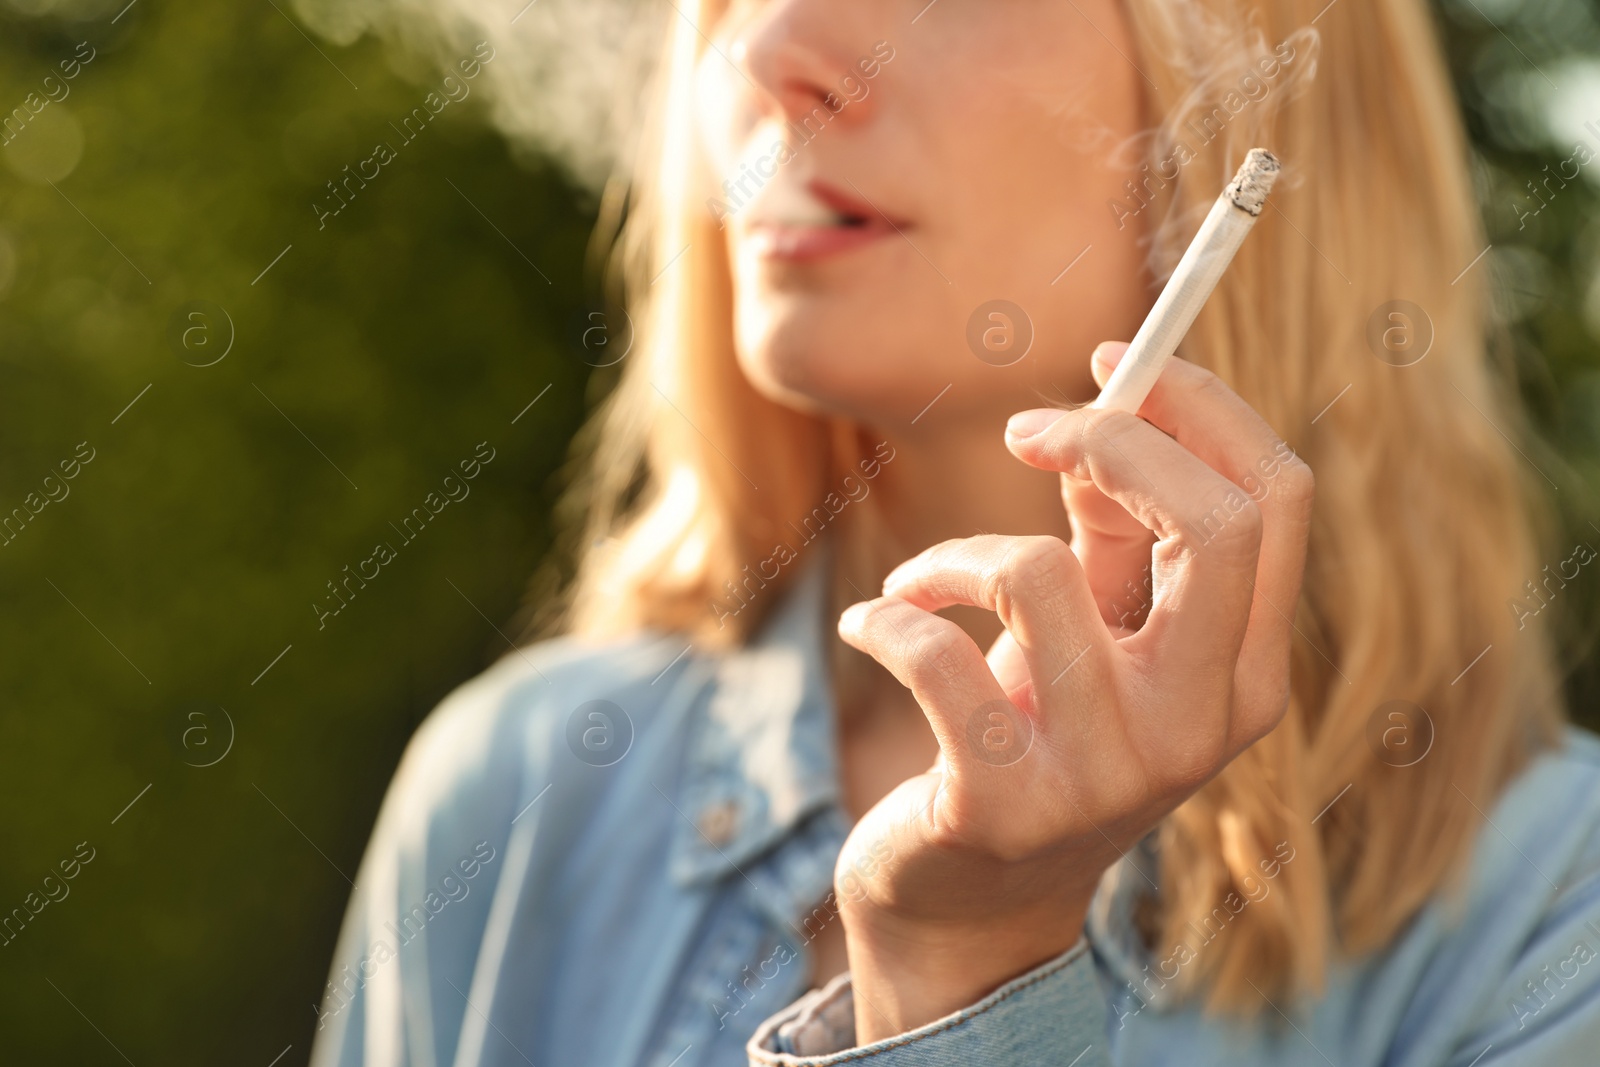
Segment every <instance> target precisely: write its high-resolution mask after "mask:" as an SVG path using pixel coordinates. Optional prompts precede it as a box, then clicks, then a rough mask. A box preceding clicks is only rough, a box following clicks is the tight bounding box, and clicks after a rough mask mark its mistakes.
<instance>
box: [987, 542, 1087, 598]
mask: <svg viewBox="0 0 1600 1067" xmlns="http://www.w3.org/2000/svg"><path fill="white" fill-rule="evenodd" d="M1075 564H1076V557H1074V556H1073V555H1072V549H1070V548H1068V547H1067V543H1066V542H1065V541H1063V540H1061V539H1060V538H1059V537H1046V536H1039V537H1018V538H1015V539H1013V540H1012V542H1011V544H1010V545H1009V546H1008V548H1007V550H1006V555H1005V559H1004V562H1003V563H1002V565H1001V567H1000V569H999V571H998V572H997V574H996V576H995V577H996V579H997V580H998V581H999V582H1000V583H1002V585H1003V587H1008V589H1009V592H1010V593H1011V594H1012V595H1016V596H1030V597H1037V596H1040V595H1044V594H1049V593H1051V592H1053V591H1054V590H1058V589H1060V588H1061V587H1062V585H1064V584H1065V582H1066V579H1067V578H1068V577H1069V576H1070V575H1071V573H1072V568H1073V567H1074V565H1075ZM999 591H1000V592H1005V591H1006V589H1005V588H1002V589H1001V590H999Z"/></svg>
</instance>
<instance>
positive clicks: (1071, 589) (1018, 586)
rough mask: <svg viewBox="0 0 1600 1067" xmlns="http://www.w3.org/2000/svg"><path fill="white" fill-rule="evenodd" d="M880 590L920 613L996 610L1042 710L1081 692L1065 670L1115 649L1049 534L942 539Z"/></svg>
mask: <svg viewBox="0 0 1600 1067" xmlns="http://www.w3.org/2000/svg"><path fill="white" fill-rule="evenodd" d="M1147 536H1148V535H1147ZM883 591H884V593H885V594H887V595H889V596H894V597H899V598H901V599H903V600H905V601H907V602H909V603H910V604H912V605H914V606H916V607H918V608H921V609H923V610H925V611H939V610H941V609H943V608H947V607H950V606H951V605H953V604H966V605H971V606H974V607H980V608H984V609H985V610H988V611H993V612H995V613H996V614H997V615H999V617H1000V621H1001V623H1003V624H1004V625H1005V628H1006V632H1007V634H1008V635H1009V636H1010V638H1011V640H1012V641H1013V642H1014V643H1015V645H1016V647H1017V649H1018V650H1019V651H1020V652H1021V655H1022V658H1023V661H1024V662H1025V663H1026V664H1027V669H1028V674H1029V680H1030V681H1031V683H1032V684H1031V686H1030V690H1029V692H1030V696H1031V698H1032V701H1033V702H1036V703H1037V705H1038V706H1040V707H1043V706H1046V705H1048V704H1049V703H1060V702H1061V701H1062V700H1064V699H1065V698H1067V697H1068V696H1069V695H1070V694H1073V693H1077V692H1081V691H1082V690H1083V688H1084V686H1082V685H1079V684H1077V682H1078V681H1079V679H1077V678H1067V677H1066V675H1067V674H1068V673H1069V670H1070V669H1071V668H1072V667H1074V666H1077V665H1078V664H1079V663H1080V662H1081V660H1082V659H1083V658H1084V655H1085V653H1086V652H1087V651H1089V650H1090V649H1091V648H1094V649H1097V650H1098V651H1097V652H1096V655H1098V656H1099V657H1101V658H1100V660H1099V662H1102V663H1103V662H1104V656H1105V655H1106V654H1107V652H1108V651H1109V650H1110V649H1112V648H1113V647H1114V646H1113V645H1112V642H1111V640H1110V637H1109V635H1108V634H1107V633H1106V629H1105V626H1104V625H1103V624H1102V623H1101V621H1100V618H1099V614H1098V612H1097V611H1096V610H1095V606H1094V601H1093V599H1092V596H1091V594H1090V592H1089V585H1088V582H1087V581H1086V580H1085V577H1084V573H1083V568H1082V566H1080V564H1079V562H1078V559H1077V557H1076V556H1074V555H1073V553H1072V550H1071V549H1070V548H1068V547H1067V546H1066V544H1065V543H1064V542H1063V541H1061V540H1059V539H1058V538H1054V537H1002V536H998V535H994V534H987V535H984V536H980V537H968V538H963V539H961V540H955V541H946V542H944V543H943V544H938V545H935V546H933V547H932V548H930V549H928V550H927V551H925V552H923V553H921V554H920V555H917V556H915V557H913V558H912V559H910V560H907V561H906V562H905V563H902V564H901V565H900V566H899V567H896V568H895V569H894V570H893V571H892V572H890V574H889V576H888V577H887V578H885V579H884V582H883ZM1084 673H1085V675H1086V674H1087V673H1088V672H1087V670H1086V671H1085V672H1084ZM1080 677H1082V676H1080ZM1085 684H1086V683H1085ZM1008 688H1010V687H1008ZM1013 695H1016V694H1015V693H1013ZM1052 698H1054V699H1052Z"/></svg>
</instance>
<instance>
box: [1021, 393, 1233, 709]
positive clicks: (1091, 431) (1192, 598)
mask: <svg viewBox="0 0 1600 1067" xmlns="http://www.w3.org/2000/svg"><path fill="white" fill-rule="evenodd" d="M1021 421H1022V420H1020V419H1018V420H1013V424H1012V426H1011V427H1008V430H1007V437H1006V440H1007V444H1008V445H1009V447H1010V448H1011V450H1012V452H1013V453H1015V454H1016V455H1017V456H1018V458H1020V459H1022V460H1023V461H1024V462H1027V463H1030V464H1032V465H1033V466H1036V467H1041V468H1043V469H1046V470H1055V471H1060V472H1061V473H1063V474H1065V475H1069V476H1071V477H1073V478H1076V479H1078V480H1080V481H1091V482H1093V483H1094V485H1095V486H1096V487H1098V488H1099V490H1100V491H1101V492H1103V493H1104V494H1105V495H1106V496H1108V497H1110V498H1111V499H1113V500H1115V501H1116V502H1117V503H1118V504H1120V505H1121V506H1122V507H1123V508H1124V509H1125V510H1127V511H1128V512H1129V513H1130V514H1132V515H1133V516H1134V517H1135V518H1137V519H1138V520H1139V521H1140V522H1141V523H1142V524H1143V525H1144V526H1145V527H1146V528H1147V529H1149V530H1151V531H1154V532H1155V534H1156V535H1157V537H1158V538H1159V541H1158V543H1157V545H1156V546H1155V549H1154V551H1153V553H1152V564H1153V567H1154V576H1155V583H1154V584H1155V598H1154V604H1153V607H1152V608H1151V613H1150V618H1149V620H1148V621H1147V622H1146V623H1145V625H1144V627H1143V629H1141V630H1140V632H1139V634H1138V635H1136V636H1135V637H1134V638H1130V639H1129V641H1130V646H1129V647H1130V648H1137V649H1139V650H1140V651H1142V652H1148V653H1149V655H1150V657H1151V659H1152V661H1153V662H1157V663H1160V664H1161V665H1162V670H1163V672H1164V674H1166V675H1167V678H1168V682H1169V684H1171V685H1174V686H1187V685H1192V684H1194V683H1196V682H1198V681H1200V680H1202V679H1213V680H1214V679H1215V676H1216V674H1217V671H1216V664H1217V663H1219V662H1223V663H1230V664H1231V663H1233V662H1234V660H1235V659H1236V658H1237V656H1238V654H1239V649H1240V646H1241V644H1242V642H1243V639H1244V635H1245V629H1246V625H1247V623H1248V620H1249V618H1250V605H1251V599H1252V595H1253V594H1252V590H1253V582H1254V578H1255V571H1256V562H1257V552H1258V549H1259V547H1260V538H1261V532H1262V528H1261V514H1260V512H1259V510H1258V509H1257V508H1256V506H1255V504H1254V502H1253V501H1251V500H1250V499H1249V498H1248V497H1246V496H1245V495H1244V494H1243V493H1242V492H1241V491H1240V490H1239V489H1238V487H1237V486H1234V485H1233V484H1232V483H1230V482H1229V481H1228V479H1226V478H1225V477H1223V476H1222V475H1221V474H1219V473H1218V472H1217V471H1216V470H1215V469H1213V468H1212V467H1211V466H1209V465H1208V464H1206V463H1205V462H1203V461H1202V460H1201V459H1200V458H1198V457H1197V456H1196V455H1195V454H1194V453H1192V452H1191V451H1189V450H1188V449H1187V448H1185V447H1184V446H1183V445H1182V444H1180V443H1179V442H1178V441H1176V440H1174V439H1173V438H1172V437H1169V436H1168V435H1167V434H1165V433H1163V432H1162V431H1161V430H1159V429H1157V428H1156V427H1155V426H1153V425H1151V424H1150V423H1149V422H1146V421H1145V420H1143V419H1141V418H1138V417H1136V416H1133V415H1129V414H1126V413H1124V412H1117V411H1109V410H1103V409H1096V408H1081V409H1078V410H1076V411H1071V412H1067V413H1066V414H1064V415H1063V416H1061V417H1060V418H1059V419H1058V420H1057V421H1056V422H1055V423H1053V424H1051V425H1050V426H1048V427H1047V428H1046V429H1044V430H1043V431H1042V432H1037V433H1034V434H1031V435H1025V434H1024V433H1023V432H1018V431H1019V430H1020V431H1025V430H1026V429H1027V428H1028V427H1027V426H1026V425H1025V424H1024V425H1021V426H1019V425H1018V423H1019V422H1021ZM1224 506H1226V509H1227V510H1225V511H1224V510H1221V509H1222V508H1223V507H1224ZM1231 687H1232V678H1231V677H1228V678H1224V679H1222V680H1221V686H1220V688H1222V689H1226V690H1230V691H1231ZM1196 695H1199V694H1196ZM1217 695H1223V696H1226V697H1227V699H1228V700H1229V701H1231V692H1229V693H1221V694H1217Z"/></svg>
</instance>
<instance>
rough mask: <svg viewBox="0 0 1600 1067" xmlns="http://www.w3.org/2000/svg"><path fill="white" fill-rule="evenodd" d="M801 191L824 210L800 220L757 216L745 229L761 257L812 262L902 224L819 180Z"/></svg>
mask: <svg viewBox="0 0 1600 1067" xmlns="http://www.w3.org/2000/svg"><path fill="white" fill-rule="evenodd" d="M805 193H807V194H809V199H811V200H812V201H813V203H816V204H819V205H820V206H822V207H823V208H825V209H826V211H825V212H822V213H820V214H821V215H822V216H826V217H827V219H826V221H823V219H822V218H821V217H818V215H817V214H814V213H813V214H811V217H807V218H804V219H803V221H802V220H795V221H790V220H787V219H783V218H760V219H757V220H755V221H753V222H752V223H751V224H750V226H749V229H748V233H749V238H748V240H749V243H750V246H751V248H752V250H753V251H754V252H755V254H756V255H757V256H759V257H761V258H762V259H768V260H780V261H784V262H789V263H804V262H813V261H816V260H820V259H826V258H828V257H830V256H836V255H842V254H844V253H846V252H850V251H854V250H855V249H858V248H862V247H865V246H866V245H870V244H873V243H875V242H877V241H880V240H882V239H883V238H885V237H890V236H893V235H895V234H896V233H897V232H899V231H900V230H902V229H903V228H904V224H902V223H898V222H895V221H893V220H891V219H889V218H887V217H886V216H885V215H884V214H883V213H882V212H880V211H878V209H877V208H876V207H875V206H874V205H873V204H871V203H870V202H868V201H866V200H865V199H864V198H859V199H858V198H856V197H852V196H848V195H846V194H844V193H843V192H841V191H839V190H837V189H835V188H833V187H832V186H829V185H827V184H826V183H823V182H810V183H808V184H807V185H806V187H805Z"/></svg>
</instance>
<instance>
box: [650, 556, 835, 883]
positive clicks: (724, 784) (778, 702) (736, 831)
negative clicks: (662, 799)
mask: <svg viewBox="0 0 1600 1067" xmlns="http://www.w3.org/2000/svg"><path fill="white" fill-rule="evenodd" d="M803 566H804V570H803V571H802V572H801V573H800V574H798V575H797V576H796V581H795V583H794V585H793V587H792V588H791V589H789V590H788V591H787V592H786V593H785V594H784V598H783V600H782V602H781V603H780V604H778V605H777V606H776V607H775V609H774V612H773V614H772V616H771V617H769V618H768V619H767V621H766V622H765V624H764V625H763V626H762V627H761V628H760V630H759V631H758V632H757V633H756V634H755V636H754V637H753V638H752V639H751V640H750V641H749V642H748V643H746V644H745V645H744V646H743V647H741V648H738V649H736V650H734V651H731V652H728V653H725V654H722V655H720V656H718V657H716V658H714V659H712V660H711V661H710V664H709V666H710V669H711V673H712V678H711V682H710V685H709V688H708V691H707V695H706V697H705V698H704V699H702V700H701V701H699V708H698V712H697V714H696V716H695V717H694V718H693V720H692V725H691V729H690V739H689V749H688V759H687V762H686V765H685V773H684V778H683V783H682V786H681V788H680V791H679V798H680V799H679V806H680V809H681V810H682V811H683V812H684V814H685V815H686V816H687V819H686V820H680V822H679V823H678V826H677V831H676V832H677V840H676V841H675V843H674V849H673V860H672V864H673V875H674V877H675V879H676V880H677V881H679V882H680V883H681V884H697V883H701V882H705V881H709V880H712V879H715V878H718V877H721V876H724V875H726V874H729V873H732V872H734V871H736V870H738V869H739V868H740V866H741V865H743V864H744V863H746V862H747V861H750V860H752V859H754V858H755V857H756V856H758V855H760V854H761V853H763V852H765V851H767V850H768V849H770V848H771V847H772V846H773V845H775V844H776V843H778V842H779V841H781V840H783V839H784V838H785V837H786V836H788V835H789V834H791V833H793V831H794V830H795V829H796V827H798V826H799V825H800V823H801V822H802V821H803V820H804V819H805V818H806V817H807V816H809V815H811V814H813V813H814V812H817V811H818V810H821V809H823V808H827V807H829V806H831V805H834V804H836V803H837V801H838V799H839V783H838V766H837V754H836V748H835V742H834V706H833V694H832V691H831V685H830V680H829V671H828V656H827V645H826V644H825V642H824V632H825V631H824V628H823V615H824V612H825V608H826V603H827V596H826V594H827V588H828V586H827V573H828V567H827V559H826V553H825V551H818V552H817V553H816V554H815V555H814V556H813V557H812V558H811V559H808V560H806V561H805V562H804V564H803ZM830 632H831V631H830Z"/></svg>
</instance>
